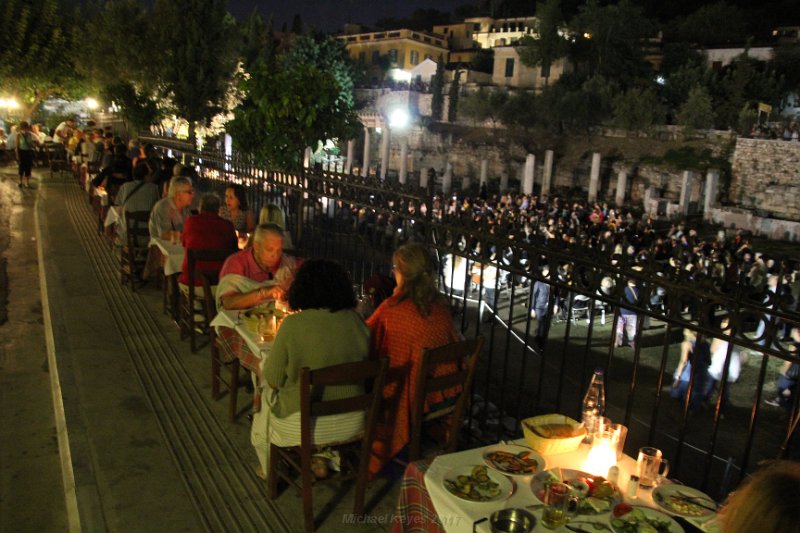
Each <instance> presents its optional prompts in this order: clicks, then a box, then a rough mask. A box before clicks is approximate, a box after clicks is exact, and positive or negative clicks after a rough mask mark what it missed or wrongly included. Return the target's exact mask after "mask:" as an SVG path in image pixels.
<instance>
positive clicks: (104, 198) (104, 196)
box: [94, 189, 108, 207]
mask: <svg viewBox="0 0 800 533" xmlns="http://www.w3.org/2000/svg"><path fill="white" fill-rule="evenodd" d="M94 193H95V195H97V197H98V198H99V199H100V205H101V206H103V207H105V206H107V205H108V192H106V190H105V189H95V190H94Z"/></svg>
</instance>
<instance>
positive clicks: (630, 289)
mask: <svg viewBox="0 0 800 533" xmlns="http://www.w3.org/2000/svg"><path fill="white" fill-rule="evenodd" d="M623 294H624V298H625V302H627V303H629V304H632V305H636V303H637V302H638V301H639V287H637V286H636V280H634V279H629V280H628V284H627V285H626V286H625V289H624V291H623ZM638 319H639V317H638V315H637V314H636V311H634V310H633V309H630V308H628V307H625V306H624V305H623V306H621V307H620V308H619V320H618V321H617V331H616V337H615V339H616V342H615V344H616V345H617V346H623V345H624V344H625V339H626V337H627V341H628V343H629V344H630V346H631V348H635V345H634V343H635V342H636V341H635V339H636V326H637V322H638Z"/></svg>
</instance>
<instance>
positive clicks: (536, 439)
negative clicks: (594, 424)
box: [522, 414, 586, 455]
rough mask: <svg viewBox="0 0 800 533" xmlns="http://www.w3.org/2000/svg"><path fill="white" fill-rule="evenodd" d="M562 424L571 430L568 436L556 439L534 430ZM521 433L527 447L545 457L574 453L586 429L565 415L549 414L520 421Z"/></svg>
mask: <svg viewBox="0 0 800 533" xmlns="http://www.w3.org/2000/svg"><path fill="white" fill-rule="evenodd" d="M556 424H562V425H567V426H570V427H571V428H572V433H571V435H570V436H565V437H557V436H545V435H546V434H545V433H540V432H538V431H537V430H536V429H534V428H536V427H538V426H546V425H556ZM522 432H523V433H524V434H525V441H526V442H527V443H528V446H530V447H531V448H533V449H534V450H536V451H537V452H539V453H541V454H543V455H547V454H551V453H568V452H574V451H575V450H577V449H578V446H580V445H581V441H582V440H583V437H584V436H585V435H586V429H585V428H584V427H583V424H581V423H580V422H578V421H577V420H574V419H572V418H570V417H568V416H565V415H559V414H550V415H541V416H534V417H532V418H526V419H525V420H523V421H522Z"/></svg>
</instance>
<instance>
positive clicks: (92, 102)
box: [86, 98, 98, 109]
mask: <svg viewBox="0 0 800 533" xmlns="http://www.w3.org/2000/svg"><path fill="white" fill-rule="evenodd" d="M97 106H98V103H97V100H95V99H94V98H87V99H86V107H88V108H89V109H97Z"/></svg>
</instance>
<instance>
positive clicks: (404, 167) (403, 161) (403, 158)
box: [398, 139, 408, 185]
mask: <svg viewBox="0 0 800 533" xmlns="http://www.w3.org/2000/svg"><path fill="white" fill-rule="evenodd" d="M407 175H408V140H406V139H403V141H402V142H401V143H400V174H399V176H398V178H399V180H400V183H402V184H403V185H405V184H406V181H407Z"/></svg>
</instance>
